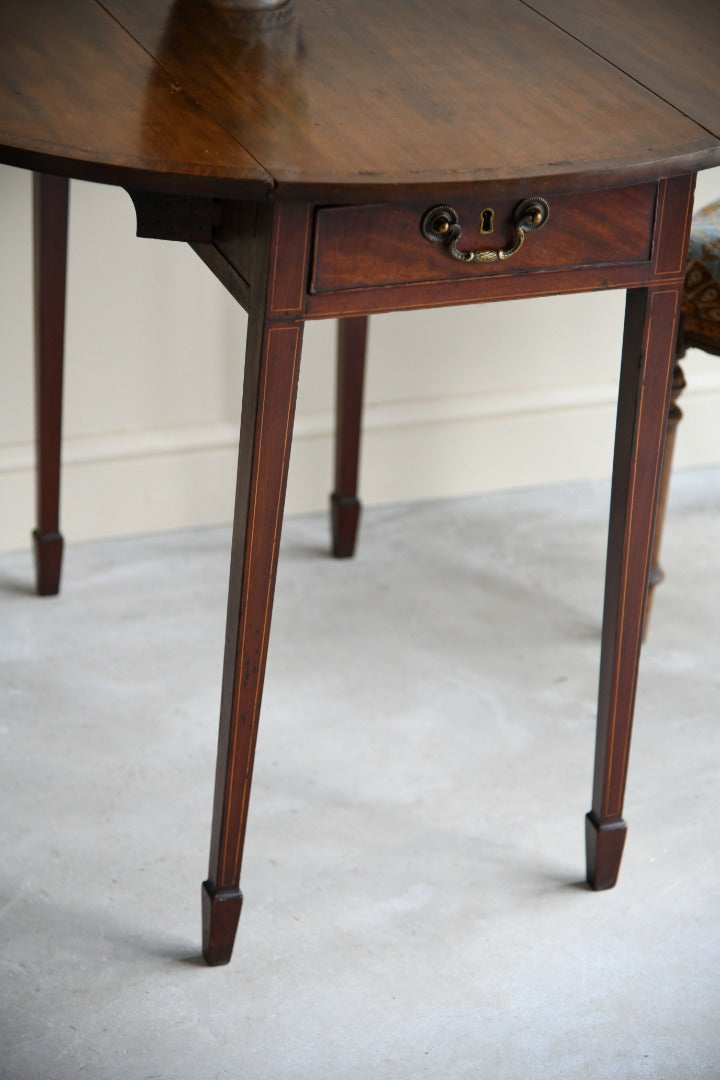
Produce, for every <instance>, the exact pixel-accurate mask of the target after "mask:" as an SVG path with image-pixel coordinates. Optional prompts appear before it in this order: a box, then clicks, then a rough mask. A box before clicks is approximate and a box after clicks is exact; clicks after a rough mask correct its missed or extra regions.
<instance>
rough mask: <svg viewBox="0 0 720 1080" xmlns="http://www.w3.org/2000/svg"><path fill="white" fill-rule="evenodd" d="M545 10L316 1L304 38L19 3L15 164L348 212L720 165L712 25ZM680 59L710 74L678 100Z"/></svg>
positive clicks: (179, 2)
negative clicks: (268, 194) (376, 198)
mask: <svg viewBox="0 0 720 1080" xmlns="http://www.w3.org/2000/svg"><path fill="white" fill-rule="evenodd" d="M706 3H707V0H706ZM535 6H537V7H538V8H539V9H542V13H541V11H540V10H537V11H536V10H533V9H532V6H531V5H529V4H527V3H523V2H522V0H446V2H445V3H444V4H442V5H440V4H437V3H435V2H434V0H394V2H393V3H392V4H389V3H387V2H385V0H363V2H362V4H361V3H359V2H358V0H296V13H295V17H294V19H292V20H291V21H290V22H288V23H285V24H284V25H282V26H280V27H278V28H277V29H271V30H265V31H263V32H261V33H258V32H253V31H249V30H247V29H246V28H245V29H243V28H242V26H241V25H240V24H238V22H237V19H236V18H233V17H231V16H230V15H229V14H228V9H227V7H223V6H221V5H220V4H215V3H212V2H211V0H205V2H203V3H198V2H197V0H155V2H154V3H148V2H147V0H104V3H103V4H99V3H97V2H95V0H64V2H63V3H62V4H58V3H55V2H53V0H25V3H23V4H22V5H19V4H16V3H13V0H3V2H2V4H0V37H1V38H2V40H3V43H4V45H3V52H4V63H3V66H2V74H1V75H0V142H1V143H2V144H4V149H2V150H0V156H1V157H2V159H3V160H5V161H12V162H13V163H15V164H25V165H27V166H29V167H39V166H40V164H41V163H43V164H44V167H46V168H50V164H49V162H50V159H55V161H54V168H55V170H56V171H65V172H67V173H72V174H73V175H75V174H77V175H92V176H94V177H95V178H96V179H106V180H109V179H111V174H110V171H109V169H110V167H112V169H113V170H114V171H113V173H112V177H115V178H116V177H117V170H118V169H127V170H131V171H133V172H134V173H135V174H137V175H135V176H134V177H133V179H132V181H131V182H133V183H134V184H135V186H142V185H143V183H145V184H149V183H150V180H149V174H152V175H153V176H154V178H155V180H154V181H153V183H154V186H155V187H156V188H158V184H162V185H163V186H162V187H160V188H159V190H176V191H197V190H198V189H199V187H200V186H202V183H203V180H204V181H205V182H206V183H205V190H208V191H212V192H214V193H217V194H218V195H227V194H228V193H229V192H228V189H229V188H230V189H233V188H234V190H235V191H237V192H238V193H241V194H244V195H246V196H248V197H252V196H253V194H256V193H257V191H258V190H259V189H262V188H263V186H265V187H266V188H273V189H274V191H275V193H276V194H277V195H278V196H286V197H305V196H307V195H308V194H309V193H310V192H312V194H313V195H314V196H315V195H317V194H318V191H319V190H322V191H324V194H325V197H326V198H331V197H335V198H337V199H340V198H348V197H351V196H352V197H354V198H357V197H359V196H362V195H366V194H368V193H370V192H374V193H375V194H382V196H383V198H387V197H388V195H389V194H390V193H392V192H394V191H397V190H398V188H399V187H402V188H403V189H404V191H405V193H406V194H407V191H408V189H409V188H411V187H413V188H426V187H428V186H429V185H437V184H445V185H449V186H450V187H451V188H452V190H457V189H458V188H462V187H463V185H467V184H473V185H477V184H479V183H483V182H493V183H495V184H496V185H498V184H500V185H503V184H517V181H518V180H522V179H523V178H528V179H530V178H532V179H536V180H538V181H544V182H550V181H551V180H552V179H553V178H554V179H555V181H556V190H557V189H561V188H562V187H563V185H564V186H565V187H567V188H569V189H571V188H573V187H587V186H588V182H589V178H590V177H592V176H596V177H597V178H598V183H600V182H604V183H605V184H606V185H609V184H611V183H612V184H619V183H623V182H626V183H630V182H639V181H640V180H642V179H645V178H648V179H652V178H655V177H657V175H658V162H659V161H662V162H663V163H664V173H665V174H666V175H672V174H675V173H680V172H687V171H695V170H697V169H698V168H702V167H705V166H706V165H710V164H713V163H714V162H716V161H718V160H720V149H719V148H718V142H719V140H720V123H718V124H715V126H711V124H710V121H711V120H712V118H713V116H714V115H715V114H716V113H717V109H718V104H717V101H718V95H717V93H714V92H713V86H714V84H713V78H712V73H713V70H717V69H718V67H719V66H720V60H719V52H720V46H719V45H718V41H719V40H720V38H719V37H717V36H716V37H715V39H714V40H713V39H712V36H711V35H708V33H707V32H706V30H705V28H704V27H703V25H702V23H701V22H700V21H699V20H698V19H695V18H693V19H691V20H685V12H684V10H683V15H682V19H680V16H679V15H678V13H677V11H676V10H675V8H676V5H674V4H673V3H671V0H652V3H651V2H650V0H644V4H643V5H642V7H643V8H644V9H646V17H645V19H644V20H643V19H642V18H641V16H640V15H639V14H638V11H637V10H636V9H635V8H634V7H633V6H632V5H625V7H623V6H621V5H620V4H619V3H615V2H613V4H612V7H613V18H612V19H609V18H607V19H606V18H605V12H606V6H603V8H602V11H603V19H602V20H600V18H599V17H597V18H595V17H594V16H593V15H592V14H585V12H586V9H587V11H588V12H591V9H590V8H589V6H588V5H587V4H585V5H579V6H578V5H575V4H570V3H563V2H561V0H547V2H544V3H543V2H539V3H538V4H537V5H535ZM628 8H629V10H628ZM648 8H649V9H650V14H651V15H654V17H653V18H651V17H650V16H649V15H648V14H647V9H648ZM669 23H671V24H672V26H673V27H674V26H675V25H676V23H677V24H679V26H680V24H681V26H680V28H679V29H678V37H677V40H676V41H674V43H673V44H672V47H671V46H670V45H668V44H666V45H665V47H664V48H661V44H662V43H661V40H660V39H662V38H663V37H664V36H666V34H665V32H664V31H665V28H666V27H667V25H668V24H669ZM558 24H559V25H558ZM606 24H608V25H610V26H611V29H609V30H603V26H605V25H606ZM564 26H567V27H568V29H569V31H570V32H568V31H566V30H565V29H564V28H563V27H564ZM641 28H642V29H643V31H644V32H645V31H647V33H649V34H650V35H651V37H650V38H649V39H648V40H649V41H650V42H651V44H648V45H646V44H645V41H644V40H643V44H642V48H641V47H640V45H637V44H635V42H637V41H640V40H641V37H640V29H641ZM680 29H682V33H680ZM653 35H654V36H653ZM655 38H657V39H658V40H657V42H656V41H655ZM585 39H587V41H588V42H589V44H584V43H583V42H584V40H585ZM628 39H629V42H630V44H628V45H626V48H625V50H624V51H623V49H622V48H621V47H620V44H618V42H620V43H622V42H623V41H627V40H628ZM656 46H657V47H656ZM678 50H683V57H684V58H686V57H687V56H690V55H692V56H693V57H695V56H696V55H699V56H700V57H701V60H700V62H699V64H698V65H696V64H695V63H694V62H693V63H692V64H689V63H687V60H686V59H684V60H683V62H682V63H681V64H679V65H678V66H679V69H680V70H679V71H678V72H676V75H675V77H674V78H669V77H668V72H669V71H671V70H674V64H675V61H676V57H677V52H678ZM605 51H607V53H608V56H609V57H610V59H604V58H603V55H601V54H603V53H604V52H605ZM713 63H715V68H714V69H713ZM625 65H627V68H628V69H631V72H630V74H626V73H625V71H624V70H622V69H623V67H624V66H625ZM711 84H712V85H711ZM703 125H705V126H703ZM143 174H145V179H144V180H143ZM603 178H604V179H603ZM112 182H117V180H116V179H113V180H112Z"/></svg>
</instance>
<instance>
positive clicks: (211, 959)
mask: <svg viewBox="0 0 720 1080" xmlns="http://www.w3.org/2000/svg"><path fill="white" fill-rule="evenodd" d="M242 902H243V894H242V893H241V892H240V890H239V889H234V890H227V891H225V892H218V893H216V892H213V891H212V887H211V885H210V882H209V881H204V882H203V886H202V931H203V956H204V957H205V960H206V962H207V963H208V964H209V965H210V967H220V966H221V965H222V964H227V963H229V961H230V957H231V956H232V951H233V945H234V943H235V934H236V933H237V925H238V920H239V918H240V911H241V910H242Z"/></svg>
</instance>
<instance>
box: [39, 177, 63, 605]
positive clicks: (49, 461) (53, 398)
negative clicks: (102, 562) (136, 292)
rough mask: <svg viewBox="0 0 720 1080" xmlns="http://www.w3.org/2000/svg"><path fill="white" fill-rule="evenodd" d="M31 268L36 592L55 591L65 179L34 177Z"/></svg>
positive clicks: (58, 548) (60, 544) (57, 575)
mask: <svg viewBox="0 0 720 1080" xmlns="http://www.w3.org/2000/svg"><path fill="white" fill-rule="evenodd" d="M33 215H34V264H35V266H34V269H35V410H36V421H35V440H36V447H37V461H36V474H37V481H36V483H37V526H36V528H35V531H34V532H33V540H34V547H35V568H36V579H37V591H38V593H39V594H40V595H41V596H54V595H55V593H57V592H58V590H59V588H60V568H61V563H62V552H63V538H62V536H61V535H60V438H61V425H62V382H63V351H64V337H65V275H66V265H67V222H68V181H67V180H66V179H65V178H64V177H59V176H45V175H42V174H41V173H35V174H34V177H33Z"/></svg>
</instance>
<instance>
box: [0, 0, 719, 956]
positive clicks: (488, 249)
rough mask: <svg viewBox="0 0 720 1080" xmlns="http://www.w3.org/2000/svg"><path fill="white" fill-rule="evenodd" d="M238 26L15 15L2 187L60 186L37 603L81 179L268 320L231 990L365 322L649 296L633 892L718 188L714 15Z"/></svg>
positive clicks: (47, 191) (51, 193)
mask: <svg viewBox="0 0 720 1080" xmlns="http://www.w3.org/2000/svg"><path fill="white" fill-rule="evenodd" d="M241 7H242V5H241V4H239V5H237V6H236V5H235V4H233V2H232V0H174V2H173V0H62V2H61V3H59V2H57V0H24V2H23V3H22V4H20V3H17V2H16V0H0V41H2V43H3V63H2V65H1V67H0V160H2V161H4V162H6V163H10V164H14V165H18V166H21V167H24V168H27V169H31V170H33V171H35V172H36V173H37V174H38V176H39V177H40V179H39V181H38V186H37V191H38V206H39V212H38V221H39V224H40V229H39V232H38V244H39V252H40V258H39V263H38V268H39V278H38V292H37V297H38V301H39V305H38V322H39V331H40V333H39V346H38V357H39V361H40V362H39V369H38V375H39V379H38V393H39V397H38V415H39V439H40V506H39V520H38V529H37V532H36V549H37V556H38V572H39V587H40V590H41V591H46V592H52V591H53V590H54V589H56V588H57V584H58V581H59V572H60V553H61V550H62V540H61V537H60V534H59V530H58V525H57V505H56V491H57V476H58V469H59V438H60V436H59V432H60V388H61V375H62V364H61V349H60V355H57V353H58V350H57V342H58V340H59V339H60V338H61V336H62V288H61V287H60V284H58V282H59V280H60V278H61V277H62V272H61V267H60V262H61V256H62V253H63V245H64V232H63V228H64V222H63V204H64V200H65V199H66V185H67V179H68V178H72V177H79V178H85V179H89V180H94V181H98V182H100V183H106V184H113V185H118V186H121V187H123V188H125V189H126V190H127V191H128V192H129V193H130V196H131V197H132V199H133V201H134V204H135V208H136V211H137V220H138V233H139V235H142V236H149V237H156V238H158V239H165V240H174V241H181V242H185V243H188V244H191V245H192V247H193V248H194V250H195V251H196V252H197V254H198V255H199V256H200V258H201V259H202V260H203V261H204V262H205V263H206V264H207V266H208V267H209V268H210V270H211V271H212V272H213V273H214V274H215V275H216V276H217V277H218V278H219V280H220V281H221V282H222V283H223V285H225V286H226V287H227V288H228V289H229V290H230V292H231V293H232V295H233V296H234V297H235V298H236V299H237V300H238V302H239V303H240V304H242V305H243V306H244V307H245V308H246V309H247V311H248V314H249V326H248V335H247V346H246V359H245V376H244V388H243V402H242V421H241V434H240V451H239V462H238V477H237V495H236V504H235V521H234V534H233V545H232V555H231V569H230V588H229V601H228V614H227V636H226V650H225V664H224V674H223V682H222V691H221V708H220V736H219V752H218V766H217V779H216V789H215V807H214V815H213V824H212V840H211V854H210V871H209V876H208V879H207V881H206V882H205V883H204V886H203V911H204V915H203V924H204V925H203V932H204V953H205V957H206V959H207V961H208V963H210V964H221V963H226V962H227V961H228V960H229V959H230V954H231V951H232V947H233V941H234V937H235V932H236V928H237V923H238V917H239V914H240V907H241V903H242V894H241V892H240V887H239V882H240V864H241V859H242V851H243V840H244V834H245V825H246V820H247V810H248V799H249V793H250V782H251V776H252V766H253V756H254V749H255V741H256V737H257V730H258V718H259V712H260V700H261V695H262V687H263V677H264V671H265V660H266V656H267V648H268V636H269V631H270V619H271V613H272V602H273V591H274V583H275V572H276V566H277V558H278V543H279V538H280V530H281V525H282V517H283V503H284V495H285V484H286V478H287V470H288V460H289V454H290V444H291V439H292V429H293V412H294V406H295V395H296V388H297V380H298V371H299V364H300V353H301V342H302V332H303V326H304V323H305V322H306V321H307V320H308V319H320V318H328V317H338V318H341V319H347V320H348V322H347V323H346V324H344V325H345V326H346V327H347V328H348V332H349V333H350V334H351V336H352V333H354V334H355V335H356V337H357V339H358V340H357V341H356V342H355V345H354V346H352V347H350V346H348V347H349V348H350V352H352V351H353V349H354V352H355V355H357V354H358V350H360V351H362V349H363V348H364V342H361V339H362V338H363V325H364V319H365V318H366V317H367V316H368V315H370V314H375V313H380V312H387V311H397V310H408V309H412V308H424V307H438V306H449V307H451V306H453V305H457V304H468V303H481V302H486V301H490V300H512V299H515V298H519V297H532V296H547V295H549V294H553V293H573V292H583V291H586V290H597V289H611V288H613V289H626V290H627V313H626V321H625V333H624V343H623V351H622V363H621V374H620V385H619V392H618V411H617V430H616V441H615V455H614V464H613V482H612V497H611V511H610V525H609V534H608V556H607V572H606V586H605V607H604V617H603V635H602V654H601V673H600V689H599V701H598V724H597V747H596V761H595V779H594V790H593V797H592V808H591V810H590V813H589V814H588V815H587V819H586V821H587V874H588V880H589V882H590V884H591V885H592V886H593V887H594V888H596V889H605V888H609V887H611V886H612V885H613V884H614V883H615V880H616V878H617V874H618V869H619V865H620V858H621V854H622V849H623V844H624V840H625V833H626V825H625V822H624V821H623V818H622V806H623V796H624V789H625V779H626V772H627V762H628V750H629V745H630V731H631V724H632V715H633V705H634V696H635V686H636V678H637V669H638V657H639V651H640V637H641V629H642V623H643V609H644V605H645V598H646V592H647V581H648V570H649V561H650V548H651V542H652V537H653V528H654V518H655V513H656V503H657V492H658V477H659V473H660V466H661V461H662V454H663V444H664V438H665V425H666V417H667V406H668V400H669V393H670V381H671V373H672V358H673V345H674V341H675V333H676V325H677V315H678V306H679V301H680V296H681V291H682V287H683V274H684V267H685V255H686V245H687V237H688V230H689V224H690V215H691V210H692V200H693V189H694V181H695V175H696V173H697V171H698V170H699V169H703V168H706V167H709V166H711V165H715V164H717V163H718V162H720V93H718V89H719V87H718V72H720V6H719V5H718V4H717V2H716V0H696V2H695V3H694V4H692V5H681V4H678V3H676V0H640V2H638V3H634V4H628V3H626V2H621V0H605V2H604V3H602V4H597V3H590V2H589V0H527V2H525V0H446V2H444V3H442V4H438V3H434V2H432V0H393V2H392V3H388V2H387V0H295V2H294V3H293V4H280V5H277V4H272V3H269V4H268V3H265V4H263V3H260V4H256V5H255V8H256V9H255V10H254V11H253V12H251V13H250V14H248V13H247V12H243V11H242V10H240V8H241ZM353 320H356V321H353ZM350 328H354V329H352V331H351V330H350ZM449 332H450V333H451V328H450V331H449ZM53 343H54V344H53ZM54 349H55V351H53V350H54ZM53 447H54V448H55V449H54V450H53ZM351 472H352V470H351ZM352 483H354V481H352V480H351V486H352ZM340 503H342V500H340ZM340 503H339V504H338V506H337V508H336V509H337V512H338V515H339V517H341V518H342V515H343V506H342V505H340ZM350 511H351V513H352V511H353V507H352V506H350ZM344 527H345V526H344ZM347 528H348V529H349V531H350V533H352V532H353V530H354V523H353V522H352V521H351V522H350V525H349V526H347ZM341 546H342V545H341ZM378 706H379V707H381V706H380V703H378ZM438 707H439V708H441V704H440V703H438Z"/></svg>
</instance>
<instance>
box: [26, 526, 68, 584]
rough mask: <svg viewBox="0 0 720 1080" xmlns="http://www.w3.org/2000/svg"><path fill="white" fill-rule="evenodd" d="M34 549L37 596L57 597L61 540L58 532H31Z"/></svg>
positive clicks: (37, 530) (61, 551)
mask: <svg viewBox="0 0 720 1080" xmlns="http://www.w3.org/2000/svg"><path fill="white" fill-rule="evenodd" d="M32 536H33V546H34V548H35V579H36V582H37V591H38V596H57V594H58V592H59V591H60V570H61V567H62V556H63V538H62V536H61V534H60V533H59V532H52V533H41V532H40V531H39V529H35V530H34V531H33V534H32Z"/></svg>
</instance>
